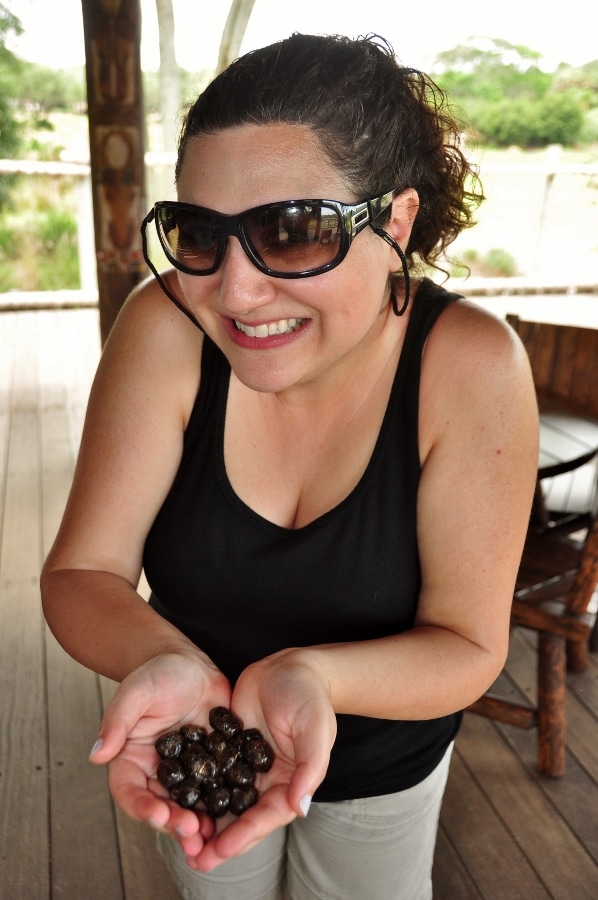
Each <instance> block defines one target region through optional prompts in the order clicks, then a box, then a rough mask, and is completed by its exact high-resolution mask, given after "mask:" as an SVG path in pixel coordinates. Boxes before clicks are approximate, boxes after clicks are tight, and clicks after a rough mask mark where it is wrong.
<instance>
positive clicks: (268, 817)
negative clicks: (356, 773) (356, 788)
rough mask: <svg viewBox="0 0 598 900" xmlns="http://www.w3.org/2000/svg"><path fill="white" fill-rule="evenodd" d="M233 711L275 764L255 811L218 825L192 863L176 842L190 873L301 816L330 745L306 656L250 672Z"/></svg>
mask: <svg viewBox="0 0 598 900" xmlns="http://www.w3.org/2000/svg"><path fill="white" fill-rule="evenodd" d="M231 706H232V710H233V712H234V713H235V715H237V716H239V718H241V719H242V721H243V722H244V723H245V726H246V727H251V728H253V727H255V728H258V729H259V730H260V731H261V733H262V734H263V736H264V737H265V738H266V740H267V741H268V742H269V743H270V745H271V746H272V749H273V750H274V753H275V760H274V764H273V766H272V768H271V769H270V771H269V772H265V773H262V774H260V775H259V776H258V779H257V784H256V786H257V788H258V790H259V793H260V796H259V800H258V802H257V803H256V805H255V806H253V807H251V808H250V809H248V810H247V811H246V812H244V813H243V815H242V816H240V817H239V818H238V819H235V818H233V817H232V816H231V815H227V816H225V817H223V818H222V819H219V820H218V821H217V826H216V832H215V834H214V836H213V837H212V838H211V839H210V840H207V842H206V843H205V845H204V846H203V848H202V849H201V852H199V853H197V854H196V855H194V856H193V855H192V853H193V850H192V848H191V842H189V846H186V845H185V840H184V839H182V840H180V843H181V845H182V847H183V850H185V852H186V853H187V861H188V863H189V865H190V866H191V867H193V868H198V869H201V870H202V871H206V872H207V871H210V870H212V869H214V868H215V867H216V866H218V865H220V864H221V863H223V862H225V861H226V860H227V859H230V858H231V857H233V856H239V855H240V854H242V853H245V852H246V851H247V850H250V849H251V848H252V847H253V846H255V844H257V843H258V842H259V841H260V840H261V839H262V838H264V837H265V836H266V835H268V834H270V833H271V832H272V831H274V830H275V829H276V828H280V827H283V826H285V825H287V824H288V823H289V822H291V821H292V820H293V819H294V818H296V816H298V815H301V816H303V815H305V814H306V813H307V809H308V807H309V803H310V802H311V797H312V795H313V793H314V791H315V790H316V788H317V787H318V785H319V784H320V783H321V782H322V780H323V779H324V776H325V774H326V771H327V768H328V763H329V759H330V750H331V748H332V745H333V743H334V740H335V738H336V716H335V714H334V710H333V709H332V706H331V703H330V699H329V697H328V690H327V686H326V685H325V684H324V682H323V680H322V678H321V676H320V675H319V674H318V672H317V669H316V668H315V666H312V665H311V664H310V654H309V650H307V649H306V650H301V649H298V650H284V651H281V652H280V653H276V654H274V655H273V656H270V657H267V658H266V659H263V660H261V661H259V662H257V663H254V664H253V665H251V666H249V667H248V668H247V669H246V670H245V671H244V672H243V673H242V674H241V676H240V677H239V680H238V681H237V684H236V686H235V688H234V690H233V695H232V699H231Z"/></svg>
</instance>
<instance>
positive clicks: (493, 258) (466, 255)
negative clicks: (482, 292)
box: [451, 247, 517, 278]
mask: <svg viewBox="0 0 598 900" xmlns="http://www.w3.org/2000/svg"><path fill="white" fill-rule="evenodd" d="M469 274H473V275H483V276H486V277H488V278H512V276H513V275H516V274H517V262H516V260H515V258H514V257H513V256H511V254H510V253H509V252H508V251H507V250H503V249H501V248H500V247H493V248H491V249H490V250H488V251H487V252H486V253H485V254H483V255H482V254H480V253H479V251H478V250H474V249H467V250H463V251H461V253H460V254H459V256H458V257H456V258H455V259H453V262H452V266H451V275H452V276H453V278H465V276H466V275H469Z"/></svg>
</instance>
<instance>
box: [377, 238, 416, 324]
mask: <svg viewBox="0 0 598 900" xmlns="http://www.w3.org/2000/svg"><path fill="white" fill-rule="evenodd" d="M371 227H372V229H373V231H374V232H375V233H376V234H377V235H378V237H381V238H382V240H383V241H386V243H387V244H388V245H389V246H390V247H392V249H393V250H394V251H395V252H396V253H397V254H398V257H399V259H400V260H401V266H402V268H403V278H404V281H405V288H404V290H405V299H404V301H403V305H402V307H401V308H400V309H399V307H398V306H397V298H396V297H395V295H394V292H393V293H392V294H391V298H390V299H391V303H392V309H393V312H394V314H395V316H402V315H403V313H404V312H405V310H406V309H407V307H408V306H409V294H410V289H411V278H410V275H409V266H408V264H407V257H406V256H405V254H404V253H403V251H402V249H401V247H400V246H399V244H397V242H396V241H395V240H394V238H392V237H391V236H390V235H389V233H388V232H387V231H384V229H383V228H378V227H377V226H374V225H372V226H371Z"/></svg>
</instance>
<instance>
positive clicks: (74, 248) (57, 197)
mask: <svg viewBox="0 0 598 900" xmlns="http://www.w3.org/2000/svg"><path fill="white" fill-rule="evenodd" d="M73 187H74V185H73V182H72V179H69V178H60V177H56V178H50V177H48V176H45V177H44V176H39V177H35V176H31V177H29V178H26V179H25V178H24V179H21V180H20V182H19V185H18V188H17V190H16V191H15V202H14V204H13V207H12V209H5V210H4V211H3V212H2V213H0V292H3V291H10V290H24V291H43V290H60V289H76V288H78V287H79V286H80V278H79V257H78V245H77V220H76V212H75V210H76V205H75V204H76V201H75V196H74V190H73Z"/></svg>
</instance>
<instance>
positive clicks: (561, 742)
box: [538, 631, 566, 778]
mask: <svg viewBox="0 0 598 900" xmlns="http://www.w3.org/2000/svg"><path fill="white" fill-rule="evenodd" d="M565 687H566V686H565V638H564V637H561V636H560V635H555V634H548V633H547V632H544V631H541V632H540V633H539V634H538V770H539V771H540V773H541V774H542V775H550V776H551V777H552V778H558V777H559V776H560V775H564V774H565Z"/></svg>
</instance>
